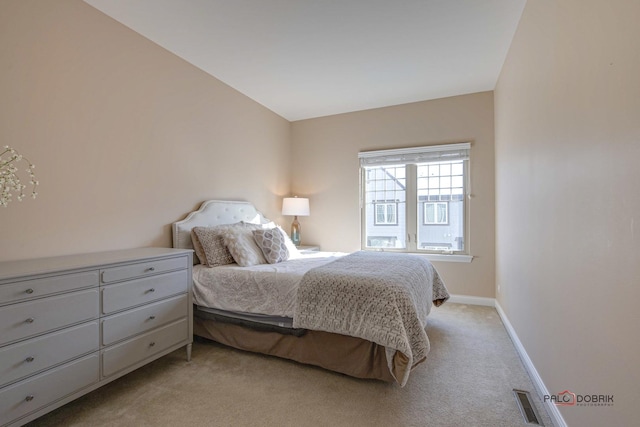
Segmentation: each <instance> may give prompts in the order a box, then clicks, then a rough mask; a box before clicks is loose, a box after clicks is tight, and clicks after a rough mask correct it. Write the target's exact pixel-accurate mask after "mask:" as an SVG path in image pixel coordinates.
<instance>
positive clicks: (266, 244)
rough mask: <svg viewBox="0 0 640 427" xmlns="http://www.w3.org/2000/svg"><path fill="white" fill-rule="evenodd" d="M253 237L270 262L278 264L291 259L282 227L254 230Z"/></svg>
mask: <svg viewBox="0 0 640 427" xmlns="http://www.w3.org/2000/svg"><path fill="white" fill-rule="evenodd" d="M253 237H254V239H255V240H256V243H257V244H258V247H260V249H261V250H262V254H263V255H264V257H265V259H266V260H267V262H268V263H269V264H276V263H278V262H282V261H286V260H288V259H289V250H288V249H287V245H286V243H285V242H286V240H285V236H284V234H283V233H282V231H280V229H278V228H272V229H270V230H265V229H263V230H254V231H253Z"/></svg>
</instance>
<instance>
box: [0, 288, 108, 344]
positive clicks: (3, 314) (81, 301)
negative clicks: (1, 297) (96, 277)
mask: <svg viewBox="0 0 640 427" xmlns="http://www.w3.org/2000/svg"><path fill="white" fill-rule="evenodd" d="M98 310H99V294H98V289H97V288H96V289H88V290H86V291H79V292H73V293H68V294H62V295H57V296H53V297H48V298H41V299H37V300H33V301H27V302H22V303H19V304H13V305H9V306H5V307H2V308H0V344H5V343H9V342H12V341H16V340H19V339H23V338H27V337H31V336H33V335H38V334H41V333H43V332H47V331H52V330H54V329H58V328H62V327H64V326H67V325H73V324H75V323H80V322H83V321H86V320H92V319H96V318H97V317H98V315H99V313H98Z"/></svg>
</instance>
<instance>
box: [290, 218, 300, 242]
mask: <svg viewBox="0 0 640 427" xmlns="http://www.w3.org/2000/svg"><path fill="white" fill-rule="evenodd" d="M291 241H292V242H293V244H294V245H296V246H300V223H299V222H298V217H297V216H294V217H293V222H292V223H291Z"/></svg>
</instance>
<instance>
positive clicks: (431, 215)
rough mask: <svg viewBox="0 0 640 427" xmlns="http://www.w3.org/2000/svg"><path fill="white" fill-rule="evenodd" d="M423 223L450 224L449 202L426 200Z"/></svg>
mask: <svg viewBox="0 0 640 427" xmlns="http://www.w3.org/2000/svg"><path fill="white" fill-rule="evenodd" d="M422 206H423V207H424V212H423V217H424V220H423V222H422V223H423V224H424V225H436V224H437V225H448V224H449V204H448V203H447V202H425V203H423V204H422Z"/></svg>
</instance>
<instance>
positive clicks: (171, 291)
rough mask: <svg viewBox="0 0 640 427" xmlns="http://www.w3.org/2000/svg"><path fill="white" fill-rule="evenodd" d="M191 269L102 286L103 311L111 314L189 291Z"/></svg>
mask: <svg viewBox="0 0 640 427" xmlns="http://www.w3.org/2000/svg"><path fill="white" fill-rule="evenodd" d="M188 283H189V271H188V270H181V271H174V272H173V273H166V274H160V275H157V276H152V277H145V278H143V279H136V280H130V281H128V282H122V283H118V284H115V285H109V286H104V287H102V313H103V314H109V313H114V312H116V311H119V310H124V309H127V308H130V307H135V306H137V305H141V304H146V303H149V302H152V301H157V300H160V299H163V298H166V297H169V296H171V295H176V294H179V293H183V292H187V289H188Z"/></svg>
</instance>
